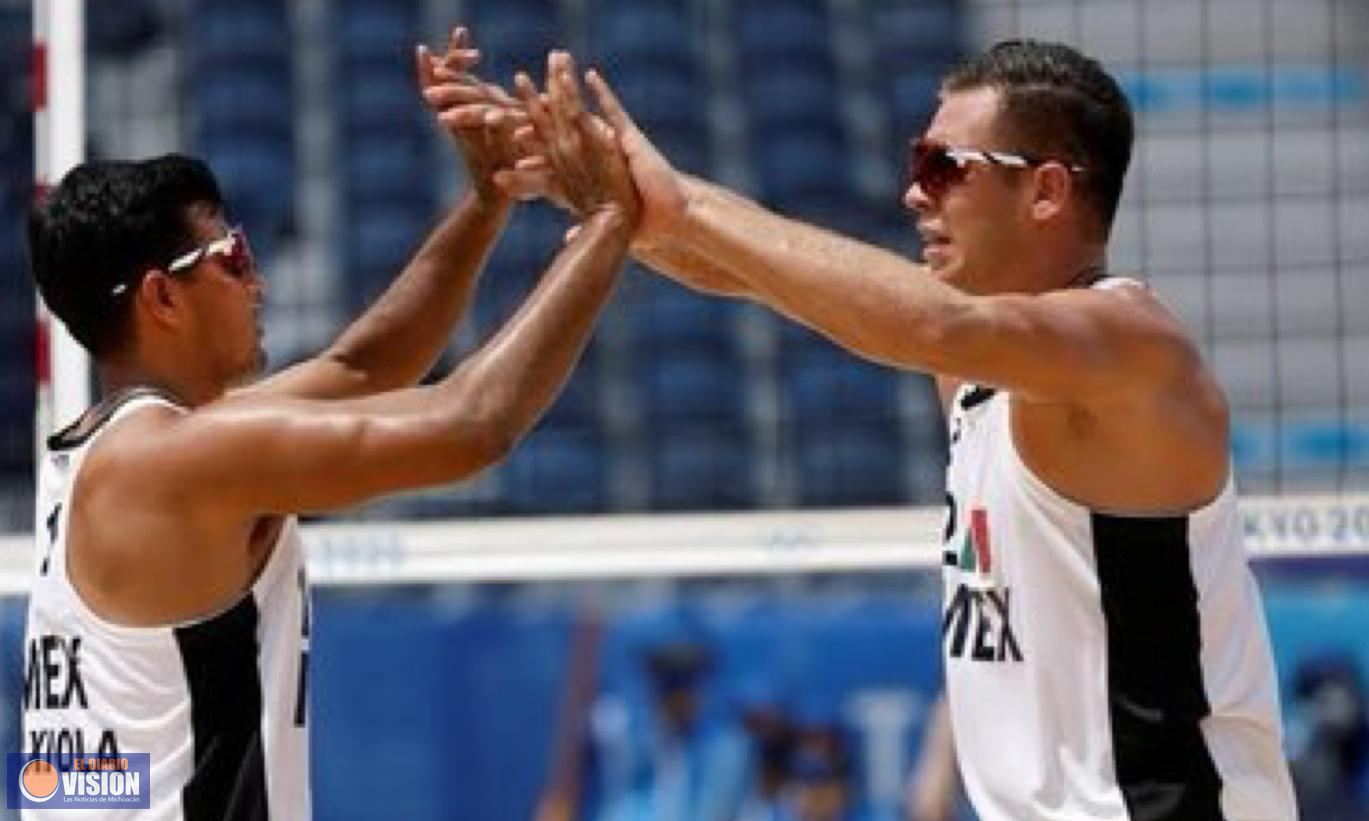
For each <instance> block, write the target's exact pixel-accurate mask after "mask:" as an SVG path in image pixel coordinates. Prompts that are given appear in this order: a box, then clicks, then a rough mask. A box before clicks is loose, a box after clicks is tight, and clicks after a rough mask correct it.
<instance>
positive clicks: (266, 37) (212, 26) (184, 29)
mask: <svg viewBox="0 0 1369 821" xmlns="http://www.w3.org/2000/svg"><path fill="white" fill-rule="evenodd" d="M94 7H111V6H110V4H105V3H99V4H96V5H95V6H94ZM94 7H93V8H94ZM117 8H118V13H117V14H110V15H109V16H110V17H112V18H122V17H123V14H124V11H125V10H124V9H123V7H122V4H121V5H120V6H119V7H117ZM181 36H182V38H183V40H184V42H185V43H186V44H187V48H186V52H187V54H188V56H189V58H190V60H191V65H192V66H193V68H194V70H195V72H196V74H197V75H199V74H201V73H202V72H206V71H212V70H219V71H227V70H230V69H231V67H232V66H234V65H237V66H252V65H260V64H261V63H262V62H263V61H270V62H273V63H277V64H279V65H283V66H288V64H289V62H290V48H291V27H290V15H289V13H288V11H287V9H286V7H285V3H284V2H282V0H250V1H249V2H235V3H219V2H211V1H210V0H201V1H200V2H196V3H194V4H193V6H192V9H191V13H189V14H187V15H186V16H185V18H184V21H183V23H182V25H181Z"/></svg>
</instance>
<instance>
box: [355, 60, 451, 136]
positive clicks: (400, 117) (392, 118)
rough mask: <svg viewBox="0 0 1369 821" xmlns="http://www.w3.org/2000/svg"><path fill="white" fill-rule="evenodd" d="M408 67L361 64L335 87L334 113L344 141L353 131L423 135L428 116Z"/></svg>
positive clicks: (388, 63)
mask: <svg viewBox="0 0 1369 821" xmlns="http://www.w3.org/2000/svg"><path fill="white" fill-rule="evenodd" d="M408 66H409V63H407V62H400V61H396V60H393V59H389V60H386V61H384V62H374V61H365V62H363V61H358V62H354V63H351V64H349V65H348V66H347V67H346V68H345V69H344V70H343V71H342V72H341V73H342V75H343V77H342V81H341V82H339V83H337V84H336V86H335V87H334V90H335V96H334V104H333V107H334V112H335V115H336V117H337V118H338V121H339V125H340V128H341V129H342V130H343V132H344V138H350V134H349V133H348V132H354V131H403V132H406V133H408V134H411V135H412V134H421V133H424V130H425V126H426V125H427V119H428V118H427V115H426V113H425V108H424V105H423V101H422V100H421V99H420V97H419V93H418V88H417V86H415V85H414V78H413V73H412V72H411V71H410V69H409V67H408Z"/></svg>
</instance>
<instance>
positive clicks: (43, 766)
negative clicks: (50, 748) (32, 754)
mask: <svg viewBox="0 0 1369 821" xmlns="http://www.w3.org/2000/svg"><path fill="white" fill-rule="evenodd" d="M19 791H20V792H22V793H23V794H24V797H25V798H27V799H28V800H30V801H37V802H39V803H42V802H44V801H47V800H48V799H49V798H52V796H54V795H56V794H57V768H56V767H54V766H52V762H50V761H45V760H43V759H41V758H35V759H33V760H32V761H30V762H29V763H27V764H25V765H24V769H23V770H21V771H20V772H19Z"/></svg>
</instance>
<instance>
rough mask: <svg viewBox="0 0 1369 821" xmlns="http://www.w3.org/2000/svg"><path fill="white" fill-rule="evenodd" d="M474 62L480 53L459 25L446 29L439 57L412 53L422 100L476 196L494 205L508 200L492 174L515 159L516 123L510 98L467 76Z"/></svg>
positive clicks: (423, 51)
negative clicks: (458, 157) (448, 32)
mask: <svg viewBox="0 0 1369 821" xmlns="http://www.w3.org/2000/svg"><path fill="white" fill-rule="evenodd" d="M479 60H480V52H479V50H477V49H476V48H475V47H474V46H473V45H472V43H471V37H470V33H469V32H468V31H467V30H466V29H465V28H463V27H460V26H458V27H456V28H454V29H452V31H451V35H450V36H449V37H448V40H447V49H446V52H445V53H443V54H442V55H441V56H438V55H435V54H433V53H432V52H430V51H429V50H428V47H427V46H422V45H420V46H418V47H417V48H416V49H415V50H414V63H415V68H416V71H417V76H418V88H419V91H420V92H421V93H422V95H423V101H424V102H425V103H426V104H427V105H428V108H429V109H430V110H431V111H432V112H433V113H434V114H435V115H436V116H437V120H438V122H440V123H441V124H442V126H443V127H444V128H445V129H446V130H447V132H448V133H449V134H451V136H452V138H453V139H454V140H455V141H456V144H457V146H458V148H460V150H461V156H462V158H463V159H464V161H465V163H466V172H467V174H468V175H469V177H470V180H471V186H472V188H474V190H475V192H476V194H477V196H479V197H480V198H481V199H482V200H484V201H486V202H490V203H495V202H500V201H503V200H505V199H507V198H508V197H509V194H508V192H506V191H504V190H503V189H502V188H500V187H499V186H497V185H496V184H495V182H494V175H495V173H496V172H497V171H499V170H500V169H502V168H512V167H513V165H514V163H515V162H516V161H517V160H518V157H519V153H518V149H517V147H516V145H515V143H514V139H513V134H514V131H515V129H516V128H517V127H518V126H519V125H520V123H521V122H522V120H521V118H520V117H519V114H518V111H517V101H516V100H514V99H513V98H512V97H510V96H509V95H508V94H506V93H505V92H504V91H503V89H501V88H499V87H498V86H496V85H491V84H489V83H485V82H483V81H482V80H480V79H479V78H478V77H476V76H475V75H474V74H472V73H471V70H472V69H473V68H474V67H475V64H476V63H477V62H479ZM479 101H485V102H486V103H487V105H486V106H485V107H483V108H478V107H477V106H475V105H474V104H475V103H477V102H479Z"/></svg>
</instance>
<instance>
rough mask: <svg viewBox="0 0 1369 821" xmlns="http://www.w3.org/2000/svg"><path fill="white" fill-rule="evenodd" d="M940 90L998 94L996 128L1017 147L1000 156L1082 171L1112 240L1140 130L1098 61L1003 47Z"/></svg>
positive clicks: (1039, 47) (1026, 43)
mask: <svg viewBox="0 0 1369 821" xmlns="http://www.w3.org/2000/svg"><path fill="white" fill-rule="evenodd" d="M941 87H942V90H943V91H944V92H957V91H969V90H971V89H976V88H994V89H997V90H998V92H999V94H1000V95H1001V100H1002V107H1001V109H1000V111H999V114H1000V117H999V120H998V125H999V127H1000V128H1002V129H1003V130H1004V132H1005V136H1007V137H1010V138H1011V139H1013V140H1014V141H1015V144H1014V145H1012V146H1002V148H1004V150H1018V151H1024V152H1030V153H1034V154H1037V155H1041V156H1045V157H1056V158H1059V159H1064V160H1069V161H1070V162H1073V163H1076V164H1078V165H1081V166H1083V167H1084V169H1085V170H1084V172H1083V173H1082V174H1080V175H1079V179H1080V181H1081V182H1082V186H1081V187H1082V189H1083V191H1084V194H1085V198H1086V200H1087V201H1088V202H1089V203H1090V204H1091V206H1092V207H1093V210H1094V211H1095V212H1096V213H1097V216H1098V218H1099V220H1100V223H1101V226H1102V229H1103V233H1104V234H1105V235H1106V234H1107V233H1108V231H1109V230H1110V229H1111V227H1112V220H1113V217H1115V216H1116V214H1117V205H1118V203H1119V202H1120V201H1121V199H1122V182H1123V180H1124V179H1125V178H1126V175H1127V166H1128V165H1129V164H1130V163H1131V145H1132V141H1133V140H1134V139H1135V127H1134V125H1133V123H1132V116H1131V105H1130V104H1129V103H1128V102H1127V98H1126V95H1125V94H1123V93H1122V89H1121V87H1120V86H1118V85H1117V81H1116V80H1114V79H1113V78H1112V76H1111V75H1109V74H1108V73H1107V71H1106V70H1105V69H1104V68H1103V67H1102V66H1101V65H1099V63H1098V61H1097V60H1093V59H1090V58H1088V57H1085V56H1084V55H1083V54H1080V53H1079V52H1078V51H1076V50H1074V49H1072V48H1070V47H1069V46H1066V45H1062V44H1059V43H1043V42H1040V41H1037V40H1004V41H1002V42H1000V43H998V44H997V45H995V46H994V47H993V48H990V49H989V50H988V51H986V52H984V53H983V54H981V55H979V56H978V57H975V58H973V59H971V60H969V61H968V62H966V63H964V64H962V65H960V66H959V67H957V68H955V69H954V70H953V71H952V72H951V73H950V74H949V75H947V77H946V79H945V80H944V81H943V82H942V85H941ZM1019 143H1020V144H1019Z"/></svg>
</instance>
